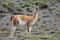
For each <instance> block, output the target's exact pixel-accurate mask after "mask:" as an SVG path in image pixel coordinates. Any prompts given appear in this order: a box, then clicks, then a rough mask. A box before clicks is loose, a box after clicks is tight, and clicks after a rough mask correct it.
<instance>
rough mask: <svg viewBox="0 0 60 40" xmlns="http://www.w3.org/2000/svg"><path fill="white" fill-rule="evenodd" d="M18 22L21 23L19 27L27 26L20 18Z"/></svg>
mask: <svg viewBox="0 0 60 40" xmlns="http://www.w3.org/2000/svg"><path fill="white" fill-rule="evenodd" d="M18 22H19V25H21V26H22V25H26V22H25V21H23V20H21V19H20V18H18Z"/></svg>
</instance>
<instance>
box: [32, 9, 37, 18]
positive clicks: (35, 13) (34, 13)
mask: <svg viewBox="0 0 60 40" xmlns="http://www.w3.org/2000/svg"><path fill="white" fill-rule="evenodd" d="M32 16H33V18H36V17H37V16H38V13H37V10H36V9H35V10H34V12H33V15H32Z"/></svg>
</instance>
